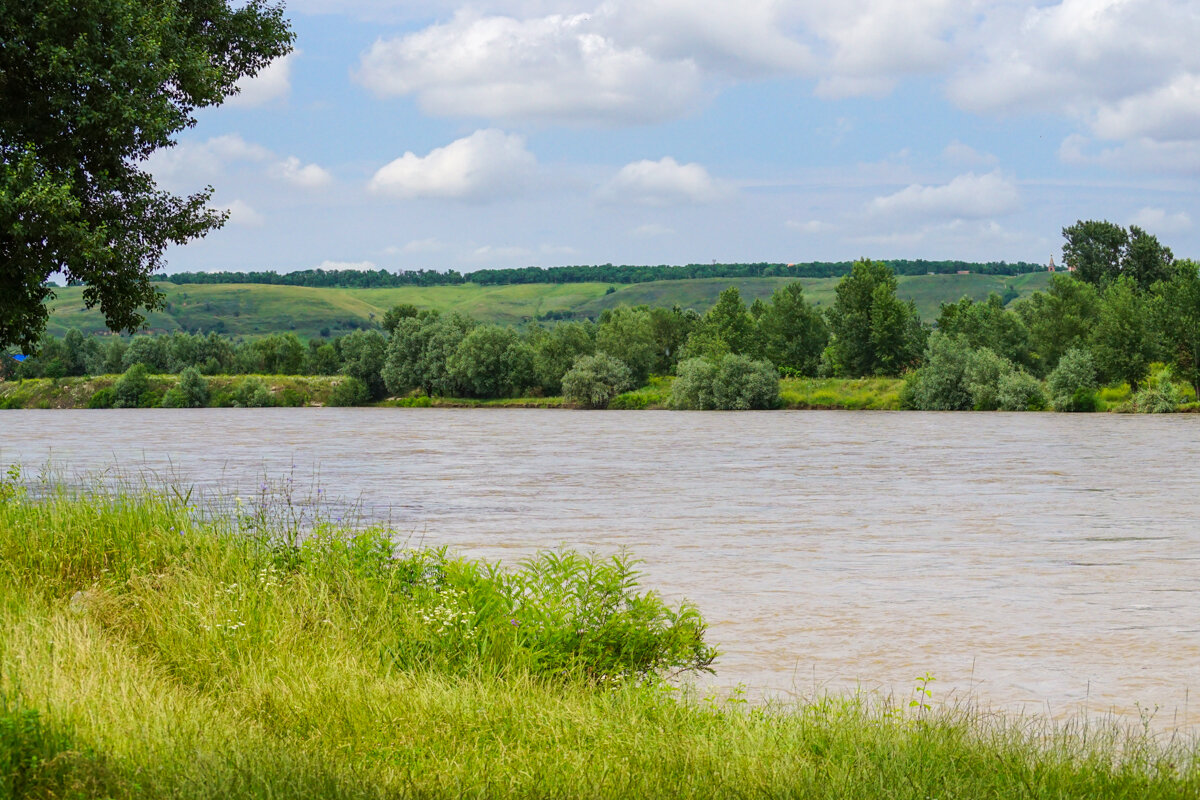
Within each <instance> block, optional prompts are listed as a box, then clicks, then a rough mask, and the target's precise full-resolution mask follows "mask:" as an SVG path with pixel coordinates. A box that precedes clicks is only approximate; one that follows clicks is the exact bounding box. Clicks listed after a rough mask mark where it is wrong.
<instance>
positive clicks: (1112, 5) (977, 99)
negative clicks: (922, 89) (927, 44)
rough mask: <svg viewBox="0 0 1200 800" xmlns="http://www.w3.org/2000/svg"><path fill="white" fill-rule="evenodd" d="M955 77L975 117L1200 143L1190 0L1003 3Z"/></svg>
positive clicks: (1199, 64) (955, 95)
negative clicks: (1024, 118)
mask: <svg viewBox="0 0 1200 800" xmlns="http://www.w3.org/2000/svg"><path fill="white" fill-rule="evenodd" d="M968 35H969V36H970V38H971V39H972V42H971V44H972V46H971V47H970V50H971V51H972V52H977V53H980V54H982V55H981V57H980V58H979V59H978V60H976V61H974V62H973V63H971V64H969V65H968V66H967V67H966V68H964V69H963V70H961V71H960V72H958V73H957V74H955V75H953V76H952V78H951V80H950V84H949V93H950V97H951V98H952V99H953V100H954V101H955V102H956V103H957V104H958V105H959V106H961V107H963V108H965V109H968V110H972V111H984V112H999V113H1014V112H1052V113H1065V114H1067V115H1069V116H1072V117H1074V118H1076V119H1078V120H1080V121H1081V122H1083V123H1084V124H1087V125H1089V126H1090V127H1091V129H1092V131H1093V132H1094V133H1096V134H1097V135H1100V136H1103V137H1106V138H1113V139H1128V138H1133V137H1139V136H1147V137H1152V138H1163V139H1173V138H1200V128H1197V125H1196V121H1197V119H1200V116H1198V114H1200V112H1198V110H1197V107H1198V105H1200V98H1198V97H1197V92H1198V88H1197V83H1198V81H1200V78H1198V77H1197V76H1198V75H1200V51H1198V50H1197V48H1196V47H1195V41H1196V40H1197V38H1200V14H1197V13H1196V12H1195V4H1194V2H1191V1H1190V0H1063V2H1061V3H1058V4H1055V5H1049V6H1044V7H1029V6H1027V4H1025V3H1017V2H1009V3H1004V2H996V3H993V4H992V5H991V6H990V7H988V8H987V9H986V10H985V13H984V21H983V22H982V24H980V25H979V26H978V27H977V28H976V29H975V30H974V31H971V32H970V33H969V34H968V33H964V36H968Z"/></svg>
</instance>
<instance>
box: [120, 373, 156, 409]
mask: <svg viewBox="0 0 1200 800" xmlns="http://www.w3.org/2000/svg"><path fill="white" fill-rule="evenodd" d="M148 373H149V370H148V369H147V368H146V365H145V364H143V363H141V362H138V363H137V364H134V365H133V366H131V367H130V368H129V369H127V370H125V373H124V374H123V375H121V377H119V378H117V382H116V383H115V384H114V385H113V403H112V407H113V408H139V407H142V406H143V405H144V404H145V402H146V400H147V399H148V396H149V394H150V379H149V377H148Z"/></svg>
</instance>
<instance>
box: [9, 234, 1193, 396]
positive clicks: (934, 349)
mask: <svg viewBox="0 0 1200 800" xmlns="http://www.w3.org/2000/svg"><path fill="white" fill-rule="evenodd" d="M1063 233H1064V236H1065V237H1066V238H1067V243H1068V244H1067V247H1065V248H1064V250H1065V251H1066V252H1067V254H1068V263H1069V264H1070V266H1071V267H1073V268H1074V272H1073V273H1071V274H1056V275H1054V276H1052V278H1051V282H1050V286H1049V287H1048V289H1047V290H1046V291H1044V292H1037V293H1035V294H1034V295H1033V296H1031V297H1029V298H1027V299H1025V300H1021V301H1018V302H1016V303H1011V304H1008V305H1006V304H1005V303H1004V301H1003V299H1002V298H1001V297H1000V296H998V295H995V294H993V295H992V296H991V297H989V298H988V299H987V300H985V301H982V302H976V301H973V300H971V299H969V298H964V299H962V300H961V301H959V302H957V303H949V304H944V305H943V306H942V308H941V313H940V314H939V316H938V319H937V322H936V323H935V325H934V326H933V327H930V326H927V325H924V324H922V322H921V320H920V317H919V316H918V314H917V311H916V308H915V306H914V305H913V303H912V302H911V301H910V302H907V303H906V302H902V301H901V300H900V299H899V298H898V297H897V295H896V287H897V282H896V275H895V272H894V270H892V269H891V268H890V267H888V266H887V265H885V264H883V263H880V262H873V261H869V260H864V261H859V262H856V263H854V264H853V265H852V267H851V270H850V272H849V274H847V275H846V276H844V277H843V278H842V280H841V281H840V282H839V283H838V286H837V288H836V292H835V300H834V302H833V303H832V304H831V305H830V306H829V308H827V309H825V310H820V309H817V308H816V307H815V306H814V305H813V304H812V303H811V302H809V301H808V299H807V298H806V297H805V295H804V289H803V286H802V284H801V283H800V282H798V281H797V282H794V283H789V284H786V285H785V286H783V287H782V288H780V289H779V290H777V291H776V292H775V294H774V295H773V296H772V297H771V299H770V300H769V301H768V302H763V301H762V300H755V301H754V303H753V304H751V305H749V306H748V305H747V304H746V303H745V302H744V300H743V299H742V297H741V295H740V294H739V292H738V290H737V289H736V288H734V287H730V288H728V289H726V290H725V291H723V292H722V293H721V295H720V297H719V299H718V301H717V303H716V304H715V305H714V306H713V307H712V308H710V309H709V310H708V311H707V312H706V313H704V314H700V313H698V312H696V311H694V310H692V309H681V308H679V307H673V308H661V307H659V308H652V307H649V306H636V307H628V306H624V307H620V308H616V309H611V310H607V311H605V312H604V313H603V314H602V315H601V316H600V318H599V320H597V321H595V322H591V321H582V322H563V323H559V324H557V325H554V326H552V327H544V326H539V325H535V326H532V327H529V328H527V329H524V330H518V329H517V328H513V327H504V326H499V325H488V324H480V323H479V322H477V321H476V320H473V319H471V318H470V317H467V316H464V315H461V314H457V313H451V314H442V313H438V312H437V311H418V310H417V309H416V307H414V306H411V305H400V306H396V307H394V308H392V309H391V310H390V311H388V312H387V314H385V315H384V318H383V320H382V329H381V330H360V331H355V332H353V333H350V334H348V335H345V336H341V337H337V338H334V339H328V340H327V339H313V340H310V341H309V342H308V343H307V344H305V343H303V342H301V341H300V339H298V338H297V337H296V336H295V335H293V334H283V335H274V336H268V337H264V338H261V339H256V340H252V341H246V342H240V343H237V342H234V341H232V340H230V339H228V338H225V337H222V336H219V335H216V334H209V335H207V336H202V335H189V334H181V333H176V334H171V335H167V336H140V337H134V338H133V339H131V340H125V339H120V338H116V337H110V338H104V339H101V338H87V337H84V336H83V335H82V334H80V333H79V332H78V331H72V332H70V333H68V334H67V336H66V337H64V338H63V339H61V340H59V339H54V338H52V337H51V338H48V339H47V340H46V341H45V342H44V346H43V348H42V352H41V355H40V356H39V357H38V358H36V359H29V360H28V361H26V362H25V363H24V364H21V365H19V366H17V367H16V368H15V369H16V376H17V377H38V376H47V377H60V376H66V375H85V374H99V373H115V372H118V371H122V370H129V369H131V368H134V367H138V366H139V365H140V367H141V368H142V369H144V370H148V371H150V372H181V371H182V370H185V369H189V368H190V369H192V370H194V371H195V372H196V373H197V374H218V373H223V374H238V373H272V374H283V375H288V374H301V373H307V374H314V375H337V374H340V375H344V376H346V378H347V379H348V383H347V386H349V387H350V388H348V389H345V390H344V394H345V397H343V399H348V400H351V401H354V402H367V401H370V400H372V399H380V398H383V397H385V396H388V395H407V394H413V393H420V394H425V395H430V396H443V397H474V398H499V397H518V396H529V395H534V396H537V395H542V396H553V395H559V394H562V395H563V396H565V397H566V398H567V399H568V400H569V401H570V402H573V403H575V404H577V405H582V406H587V407H597V408H602V407H606V406H608V405H609V404H610V403H611V402H612V401H613V399H614V398H615V397H617V396H619V395H620V394H621V393H623V392H625V391H627V390H629V389H632V388H635V387H638V386H642V385H644V384H645V383H646V381H647V379H648V378H649V377H650V376H651V375H675V376H676V380H675V383H674V386H673V389H672V395H671V404H672V405H674V406H676V407H680V408H764V407H771V406H772V405H774V404H775V403H776V402H777V399H778V392H779V388H778V386H779V381H778V378H779V376H781V375H782V376H832V377H846V378H855V377H865V376H901V375H905V376H907V380H906V384H905V389H904V393H903V398H902V399H903V402H904V404H905V405H906V406H907V407H910V408H920V409H945V410H951V409H972V408H975V409H994V408H1002V409H1010V410H1027V409H1039V408H1046V407H1053V408H1056V409H1060V410H1091V409H1094V408H1096V407H1097V395H1096V393H1097V391H1098V389H1099V388H1100V387H1101V386H1103V385H1111V384H1128V385H1129V387H1130V389H1131V390H1132V391H1133V392H1134V393H1137V394H1135V398H1134V402H1135V403H1136V404H1139V407H1141V406H1151V407H1153V408H1155V409H1158V410H1168V409H1169V408H1173V407H1175V406H1177V405H1178V404H1179V403H1180V402H1182V401H1184V400H1185V399H1187V398H1186V396H1185V395H1186V393H1185V391H1184V390H1183V389H1182V388H1181V387H1179V386H1177V385H1176V384H1175V383H1174V382H1173V381H1182V382H1184V383H1186V384H1190V385H1191V386H1192V387H1193V390H1200V272H1198V268H1197V265H1196V263H1194V262H1192V261H1186V260H1180V261H1176V260H1175V258H1174V256H1173V255H1172V253H1171V251H1170V250H1169V249H1168V248H1166V247H1163V246H1162V245H1161V244H1159V243H1158V241H1157V239H1155V238H1154V237H1153V236H1149V235H1148V234H1146V233H1145V232H1144V231H1140V230H1139V229H1136V228H1133V229H1130V230H1129V231H1124V229H1120V228H1118V227H1117V226H1114V225H1111V223H1095V222H1088V223H1078V224H1077V225H1075V226H1072V227H1070V228H1066V229H1064V231H1063ZM1114 243H1115V244H1114ZM1156 362H1162V363H1165V364H1166V365H1168V368H1169V369H1168V371H1166V372H1162V373H1161V374H1151V366H1152V365H1153V364H1154V363H1156Z"/></svg>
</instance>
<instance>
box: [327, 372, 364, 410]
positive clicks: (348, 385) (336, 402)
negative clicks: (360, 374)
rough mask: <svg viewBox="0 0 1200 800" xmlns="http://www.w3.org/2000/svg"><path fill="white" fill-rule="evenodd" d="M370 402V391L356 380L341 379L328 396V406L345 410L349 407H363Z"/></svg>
mask: <svg viewBox="0 0 1200 800" xmlns="http://www.w3.org/2000/svg"><path fill="white" fill-rule="evenodd" d="M369 402H371V391H370V389H368V388H367V385H366V384H365V383H363V382H362V381H360V380H359V379H358V378H349V377H347V378H342V379H341V380H340V381H338V382H337V383H336V384H335V385H334V387H333V392H332V393H331V394H330V395H329V405H331V406H339V407H342V408H346V407H349V406H364V405H366V404H367V403H369Z"/></svg>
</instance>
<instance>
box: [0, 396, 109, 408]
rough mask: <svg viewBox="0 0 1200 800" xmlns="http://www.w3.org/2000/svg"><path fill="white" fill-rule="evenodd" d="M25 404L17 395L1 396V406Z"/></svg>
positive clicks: (17, 406) (20, 405) (12, 406)
mask: <svg viewBox="0 0 1200 800" xmlns="http://www.w3.org/2000/svg"><path fill="white" fill-rule="evenodd" d="M23 405H24V404H23V403H22V402H21V398H19V397H17V396H16V395H13V394H9V395H3V396H0V408H11V409H17V408H21V407H22V406H23ZM111 405H112V403H111V402H110V403H109V406H111ZM88 408H91V406H88Z"/></svg>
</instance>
